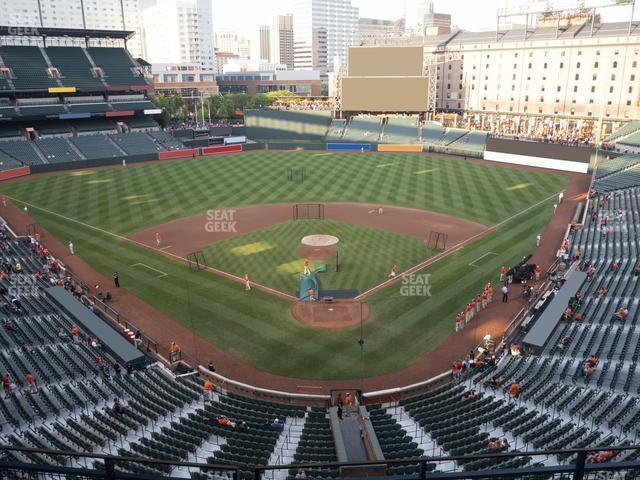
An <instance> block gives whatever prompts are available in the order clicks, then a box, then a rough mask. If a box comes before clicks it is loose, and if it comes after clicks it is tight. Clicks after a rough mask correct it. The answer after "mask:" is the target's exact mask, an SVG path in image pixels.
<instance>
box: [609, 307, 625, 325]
mask: <svg viewBox="0 0 640 480" xmlns="http://www.w3.org/2000/svg"><path fill="white" fill-rule="evenodd" d="M628 315H629V309H628V308H627V307H621V308H620V310H618V311H617V312H616V313H615V314H614V315H613V317H612V318H611V321H612V322H614V321H616V320H620V321H621V322H624V321H625V320H626V319H627V316H628Z"/></svg>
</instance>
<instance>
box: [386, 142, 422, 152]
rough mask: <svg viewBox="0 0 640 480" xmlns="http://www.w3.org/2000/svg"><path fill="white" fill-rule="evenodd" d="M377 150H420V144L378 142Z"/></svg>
mask: <svg viewBox="0 0 640 480" xmlns="http://www.w3.org/2000/svg"><path fill="white" fill-rule="evenodd" d="M378 151H379V152H422V145H417V144H416V145H411V144H407V145H392V144H384V145H383V144H380V145H378Z"/></svg>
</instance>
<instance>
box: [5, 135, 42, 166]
mask: <svg viewBox="0 0 640 480" xmlns="http://www.w3.org/2000/svg"><path fill="white" fill-rule="evenodd" d="M0 150H2V151H3V152H4V153H6V154H7V155H9V156H10V157H13V158H15V159H17V160H19V161H21V162H23V163H25V164H27V165H38V164H42V163H44V162H43V161H42V159H41V158H40V157H39V156H38V153H37V152H36V151H35V150H34V148H33V145H32V142H29V141H25V140H9V141H6V142H0Z"/></svg>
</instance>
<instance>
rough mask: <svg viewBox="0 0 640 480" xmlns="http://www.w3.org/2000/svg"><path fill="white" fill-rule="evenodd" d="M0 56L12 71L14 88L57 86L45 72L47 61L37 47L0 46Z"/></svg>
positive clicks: (29, 88) (31, 88)
mask: <svg viewBox="0 0 640 480" xmlns="http://www.w3.org/2000/svg"><path fill="white" fill-rule="evenodd" d="M0 57H1V58H2V59H3V60H4V63H5V65H6V66H7V67H9V68H11V70H12V71H13V78H12V82H13V85H14V86H15V88H16V90H36V89H46V88H49V87H58V86H59V84H58V82H56V80H55V79H54V78H52V77H50V76H49V74H48V73H47V68H48V65H47V61H46V60H45V59H44V57H43V56H42V53H41V52H40V48H38V47H16V46H4V47H0Z"/></svg>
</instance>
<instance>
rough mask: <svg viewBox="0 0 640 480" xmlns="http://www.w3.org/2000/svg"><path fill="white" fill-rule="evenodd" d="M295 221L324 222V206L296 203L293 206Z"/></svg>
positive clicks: (320, 204)
mask: <svg viewBox="0 0 640 480" xmlns="http://www.w3.org/2000/svg"><path fill="white" fill-rule="evenodd" d="M293 219H294V220H324V204H322V203H296V204H295V205H294V206H293Z"/></svg>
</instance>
